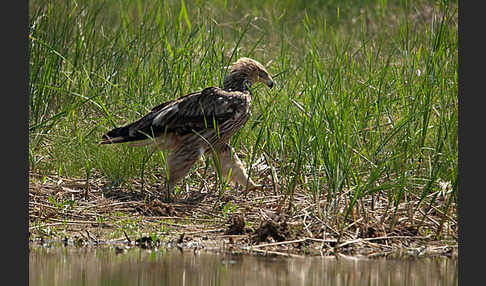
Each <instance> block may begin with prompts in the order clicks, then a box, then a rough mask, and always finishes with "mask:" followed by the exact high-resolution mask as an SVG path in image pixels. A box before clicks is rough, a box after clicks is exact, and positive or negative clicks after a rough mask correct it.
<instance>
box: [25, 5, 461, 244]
mask: <svg viewBox="0 0 486 286" xmlns="http://www.w3.org/2000/svg"><path fill="white" fill-rule="evenodd" d="M29 13H30V33H29V42H30V46H29V51H30V58H29V76H30V83H29V89H30V100H29V114H30V118H29V128H30V129H29V131H30V132H29V140H30V144H29V166H30V170H31V172H35V173H40V174H58V175H60V176H68V177H80V178H86V179H88V180H89V178H90V176H92V174H94V173H98V174H101V175H102V176H104V177H106V178H107V180H110V181H113V182H121V183H123V182H128V181H129V180H130V179H131V178H139V177H141V176H143V177H144V181H146V182H147V183H148V184H151V183H155V182H157V183H161V182H160V176H161V174H163V173H164V168H163V166H162V164H161V161H162V159H163V158H162V155H161V154H159V153H158V152H156V153H154V154H153V155H152V156H150V154H149V152H148V149H144V148H132V147H129V146H125V145H116V146H99V145H97V143H98V142H99V139H100V138H101V135H102V134H104V133H105V132H106V131H108V130H110V129H111V128H113V127H116V126H121V125H122V124H125V123H128V122H130V121H132V120H135V119H137V118H139V117H140V116H142V115H144V114H145V113H146V112H147V111H149V110H150V108H151V107H153V106H155V105H157V104H159V103H161V102H163V101H165V100H168V99H174V98H177V97H179V96H182V95H185V94H187V93H189V92H193V91H197V90H200V89H202V88H204V87H207V86H211V85H213V86H221V85H222V80H223V78H224V75H225V71H226V70H225V69H224V67H225V66H228V65H230V64H231V63H232V62H234V61H235V60H236V59H237V58H239V57H241V56H248V57H252V58H255V59H257V60H259V61H260V62H262V63H263V64H264V65H267V67H268V70H269V71H270V73H271V74H272V75H274V79H275V81H276V84H277V85H276V87H274V88H273V89H272V90H269V89H266V88H265V87H263V86H257V87H256V89H255V90H254V94H255V95H254V97H253V105H252V116H251V117H250V120H249V122H248V123H247V125H246V127H245V128H244V129H242V130H241V131H239V132H238V133H237V134H236V135H235V136H234V137H233V138H232V144H233V146H235V148H236V150H239V151H241V152H244V153H246V154H247V156H245V157H244V160H245V161H246V163H247V164H248V166H249V169H250V172H251V173H254V171H252V168H251V166H252V165H253V164H254V163H255V162H256V161H257V160H259V159H262V158H263V159H265V161H266V162H267V164H268V165H269V166H270V168H271V171H272V172H270V173H271V177H272V178H271V182H273V184H272V185H273V187H274V191H275V192H277V191H278V192H284V193H285V194H286V195H287V196H288V198H289V202H290V203H291V202H292V200H293V198H294V194H295V192H296V191H302V192H304V193H307V194H308V195H309V196H310V197H312V199H313V201H314V202H315V205H316V208H315V211H316V212H317V213H318V215H319V216H326V215H329V214H330V213H333V215H334V218H333V219H335V220H336V221H337V222H338V224H342V223H347V222H348V221H349V219H348V218H349V217H350V216H356V215H360V216H363V217H366V212H367V211H369V206H367V207H365V206H366V205H367V204H368V203H369V200H368V199H369V198H373V199H372V200H371V203H373V202H374V198H375V196H385V197H387V198H388V202H389V205H388V206H387V208H389V213H391V214H392V215H394V213H396V212H397V210H398V206H399V205H400V204H403V203H405V204H406V205H409V206H410V209H411V210H410V216H411V217H412V216H413V215H414V214H415V213H416V212H417V210H418V208H419V207H423V206H425V207H426V209H428V210H430V209H431V208H432V207H435V206H437V207H438V208H439V209H440V210H441V211H443V212H444V213H446V214H447V213H449V209H454V212H453V213H452V214H451V215H452V216H453V217H454V218H456V215H457V214H456V211H455V208H453V205H455V204H456V200H457V180H458V177H457V174H458V172H457V157H458V155H457V154H458V153H457V141H458V139H457V138H458V137H457V110H458V109H457V100H458V96H457V57H458V53H457V43H458V37H457V36H458V32H457V3H456V1H386V0H385V1H384V0H377V1H373V0H369V1H358V0H349V1H317V0H314V1H290V0H284V1H244V2H243V1H242V2H241V3H238V4H234V3H232V2H231V1H222V0H213V1H208V2H207V1H176V0H174V1H131V0H120V1H95V0H92V1H55V3H54V2H53V1H41V0H39V1H30V11H29ZM148 156H150V157H148ZM197 166H199V167H201V166H203V164H201V163H198V165H197ZM208 172H209V171H208ZM186 180H187V182H190V183H191V184H194V185H197V184H199V183H200V182H199V180H200V179H199V178H198V177H197V176H191V177H190V178H187V179H186ZM441 182H449V183H450V186H451V191H450V192H443V191H442V188H441V185H440V183H441ZM268 192H269V193H270V192H272V191H271V190H270V191H268ZM322 200H325V201H326V204H325V205H323V204H321V203H320V202H321V201H322ZM343 200H344V201H345V205H346V208H345V211H344V212H342V213H341V212H338V211H336V209H337V206H338V205H339V204H342V203H343ZM439 201H440V202H441V203H440V204H439V203H438V202H439ZM424 216H425V214H424ZM445 220H446V219H445ZM396 221H397V218H394V219H393V220H392V223H391V224H390V225H389V226H388V227H389V228H390V229H393V227H394V223H395V222H396ZM440 223H441V226H440V227H438V228H437V230H436V231H437V234H438V235H439V234H440V232H441V229H442V224H444V223H445V221H442V222H440ZM342 227H343V228H344V227H345V226H344V225H342Z"/></svg>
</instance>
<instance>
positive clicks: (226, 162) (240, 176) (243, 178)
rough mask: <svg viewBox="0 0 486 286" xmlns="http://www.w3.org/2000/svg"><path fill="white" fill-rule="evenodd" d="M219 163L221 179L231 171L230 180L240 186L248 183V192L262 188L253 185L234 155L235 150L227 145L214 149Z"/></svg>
mask: <svg viewBox="0 0 486 286" xmlns="http://www.w3.org/2000/svg"><path fill="white" fill-rule="evenodd" d="M216 151H217V153H218V154H217V156H218V158H219V162H220V164H221V173H222V175H223V178H226V177H227V176H228V173H229V170H230V169H231V175H230V180H231V182H233V183H238V184H240V185H242V186H246V184H247V183H248V190H253V189H256V188H260V187H262V186H261V185H258V184H255V182H254V181H253V180H252V179H251V178H249V177H248V175H247V174H246V170H245V167H243V163H242V162H241V161H240V159H239V158H238V156H237V155H236V152H235V149H234V148H233V147H231V146H230V145H228V144H223V145H222V146H221V147H219V148H217V149H216Z"/></svg>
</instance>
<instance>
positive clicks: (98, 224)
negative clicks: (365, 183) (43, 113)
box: [29, 170, 457, 257]
mask: <svg viewBox="0 0 486 286" xmlns="http://www.w3.org/2000/svg"><path fill="white" fill-rule="evenodd" d="M201 171H202V170H197V172H201ZM130 185H131V186H135V187H137V186H138V187H140V186H141V184H140V182H130ZM215 188H216V186H212V185H209V184H204V185H203V186H202V188H200V189H198V190H196V189H194V190H192V189H189V187H188V186H187V185H186V192H184V195H183V196H181V197H179V198H177V199H176V202H175V203H170V204H168V203H164V202H163V201H161V200H159V199H150V197H152V198H153V196H152V195H153V193H152V192H149V189H156V187H155V186H145V189H146V191H145V193H142V192H140V190H139V189H138V190H131V191H130V190H129V189H127V188H126V187H123V186H112V185H109V183H107V182H106V180H104V179H103V178H102V177H101V176H93V177H92V178H91V180H90V182H89V184H87V183H86V181H85V180H73V179H67V178H59V177H56V176H53V177H46V176H43V177H42V178H41V177H40V176H36V175H35V174H32V175H31V178H30V187H29V222H30V226H29V237H30V240H31V242H40V243H46V242H56V241H63V240H64V241H65V242H66V243H72V244H75V245H85V244H86V243H88V244H90V243H96V244H99V243H115V244H117V243H120V244H127V245H130V244H134V243H135V241H136V240H137V239H142V240H146V239H148V240H149V241H150V240H152V241H157V242H158V243H157V244H153V245H148V247H155V246H160V243H164V246H170V245H174V244H175V243H176V242H179V243H178V245H179V246H180V247H182V248H205V249H213V250H216V251H224V250H230V251H236V252H243V253H247V252H250V253H258V254H268V255H271V254H274V255H285V256H301V255H324V256H327V255H365V256H368V257H374V256H387V257H390V256H392V257H395V256H400V257H401V256H409V255H412V256H430V255H447V256H451V255H452V256H455V255H457V221H455V220H454V218H452V217H448V216H449V215H448V214H444V213H442V212H441V211H440V209H441V204H444V203H446V202H445V201H440V200H436V202H437V205H436V206H434V207H432V208H431V209H429V210H428V211H427V208H426V205H424V206H421V207H419V208H418V211H417V212H415V216H414V217H413V218H412V219H410V217H409V212H410V210H411V208H412V207H414V206H413V205H410V204H409V205H407V204H405V203H402V204H400V205H398V208H397V209H396V214H397V215H396V216H395V217H398V219H397V221H396V222H395V223H394V224H393V225H394V227H393V229H392V230H390V229H389V226H390V225H391V220H392V219H393V212H395V210H393V211H392V209H390V207H389V205H390V202H389V201H388V198H387V196H385V195H384V194H385V193H383V194H380V193H378V194H376V195H375V196H374V197H370V198H369V200H367V201H362V202H361V203H360V204H358V207H357V209H355V210H356V212H357V213H353V214H352V215H350V216H349V220H350V221H347V222H346V227H344V228H340V225H339V224H340V220H339V219H338V218H339V216H342V215H343V213H344V212H345V211H346V209H347V204H348V202H347V201H346V198H347V196H345V195H343V199H342V200H340V201H339V204H338V205H336V206H331V207H329V206H328V207H326V206H325V201H322V202H321V205H322V209H323V210H324V209H325V210H326V213H325V215H324V216H322V217H324V219H322V218H320V216H319V215H317V212H316V210H315V209H314V206H315V204H314V203H313V202H312V198H311V197H310V196H309V195H308V194H307V193H305V192H299V191H298V190H296V191H295V193H294V198H293V201H292V204H289V203H288V201H289V200H288V198H286V196H285V193H282V194H275V193H272V192H273V191H272V190H271V188H267V189H264V190H258V191H254V192H251V193H248V194H245V193H244V192H243V191H242V189H241V188H239V187H238V188H234V189H231V190H229V191H227V192H225V193H223V194H222V195H218V192H217V191H215ZM449 211H450V212H455V211H456V210H455V206H453V207H451V208H449ZM359 213H361V214H359ZM363 213H364V214H366V215H362V214H363ZM424 217H425V219H424ZM444 217H447V222H448V224H447V225H445V226H442V228H441V229H442V232H443V233H442V235H441V237H445V238H444V239H441V240H436V239H435V237H437V233H436V232H437V229H438V227H439V226H440V223H441V222H442V221H444ZM434 230H435V231H434ZM139 246H140V245H139ZM145 246H147V245H145Z"/></svg>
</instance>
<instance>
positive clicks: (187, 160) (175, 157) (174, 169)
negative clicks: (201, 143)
mask: <svg viewBox="0 0 486 286" xmlns="http://www.w3.org/2000/svg"><path fill="white" fill-rule="evenodd" d="M202 154H203V152H201V150H200V149H199V148H194V147H191V146H190V145H187V144H185V145H183V146H181V147H180V148H177V149H175V150H173V151H172V152H171V153H170V155H169V158H168V160H167V168H169V172H168V173H169V176H168V178H167V179H166V191H167V192H168V193H167V195H168V196H169V199H170V196H171V194H172V191H173V190H174V187H175V186H176V184H177V183H178V182H179V181H180V180H181V179H182V178H184V177H185V176H186V174H187V173H188V172H189V170H190V169H191V168H192V166H194V164H195V163H196V162H197V160H199V158H200V157H201V156H202Z"/></svg>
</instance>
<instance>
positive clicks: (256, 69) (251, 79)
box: [223, 58, 274, 90]
mask: <svg viewBox="0 0 486 286" xmlns="http://www.w3.org/2000/svg"><path fill="white" fill-rule="evenodd" d="M257 82H262V83H264V84H266V85H267V86H268V87H270V88H272V87H273V85H274V83H273V80H272V77H271V76H270V74H269V73H268V71H267V70H266V69H265V67H264V66H263V65H262V64H261V63H259V62H257V61H255V60H253V59H250V58H240V59H239V60H237V61H236V62H235V63H234V64H233V66H232V67H231V71H230V72H229V74H228V75H227V76H226V78H225V79H224V83H223V84H224V89H226V90H247V89H248V87H249V86H251V85H252V84H254V83H257Z"/></svg>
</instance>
